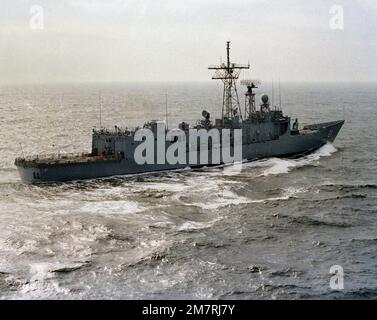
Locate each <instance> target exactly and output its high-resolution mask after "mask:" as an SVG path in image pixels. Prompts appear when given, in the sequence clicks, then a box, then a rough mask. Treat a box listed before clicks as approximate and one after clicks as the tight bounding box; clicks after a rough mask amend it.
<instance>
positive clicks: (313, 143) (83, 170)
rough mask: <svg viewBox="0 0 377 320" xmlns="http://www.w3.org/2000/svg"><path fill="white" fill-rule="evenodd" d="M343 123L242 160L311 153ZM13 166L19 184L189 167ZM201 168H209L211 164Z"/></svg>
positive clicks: (245, 154) (249, 151)
mask: <svg viewBox="0 0 377 320" xmlns="http://www.w3.org/2000/svg"><path fill="white" fill-rule="evenodd" d="M343 124H344V121H334V122H328V123H323V124H316V125H312V126H307V128H309V129H310V130H312V132H310V133H305V134H302V133H301V134H296V135H293V134H291V132H290V131H288V132H287V134H285V135H282V136H280V137H279V139H276V140H271V141H265V142H258V143H250V144H244V145H243V147H242V158H243V159H245V160H247V161H253V160H257V159H263V158H269V157H288V156H294V155H301V154H307V153H310V152H312V151H314V150H316V149H318V148H320V147H321V146H323V145H324V144H326V143H327V142H333V141H334V140H335V138H336V136H337V135H338V133H339V131H340V129H341V127H342V126H343ZM16 166H17V169H18V171H19V174H20V177H21V179H22V181H24V182H27V183H41V182H64V181H73V180H84V179H95V178H102V177H110V176H119V175H129V174H139V173H148V172H158V171H168V170H177V169H184V168H187V167H190V165H187V164H177V165H170V164H163V165H161V164H145V165H139V164H137V163H135V162H134V161H130V160H129V159H116V158H114V159H110V160H109V159H108V160H106V161H77V162H74V161H73V162H70V163H57V164H51V163H50V164H47V163H46V164H44V163H38V164H36V165H34V166H33V165H30V163H28V164H27V165H25V163H23V162H19V161H18V162H17V161H16ZM200 166H211V162H209V164H205V165H195V167H200Z"/></svg>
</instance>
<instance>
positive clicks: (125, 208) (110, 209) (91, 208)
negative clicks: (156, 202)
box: [81, 201, 145, 214]
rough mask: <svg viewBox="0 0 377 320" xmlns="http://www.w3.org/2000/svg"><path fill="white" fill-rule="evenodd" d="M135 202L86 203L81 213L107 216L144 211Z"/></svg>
mask: <svg viewBox="0 0 377 320" xmlns="http://www.w3.org/2000/svg"><path fill="white" fill-rule="evenodd" d="M144 210H145V208H144V207H141V206H140V205H139V204H138V203H137V202H135V201H101V202H90V203H86V204H85V205H84V206H82V207H81V211H84V212H90V213H105V214H130V213H137V212H141V211H144Z"/></svg>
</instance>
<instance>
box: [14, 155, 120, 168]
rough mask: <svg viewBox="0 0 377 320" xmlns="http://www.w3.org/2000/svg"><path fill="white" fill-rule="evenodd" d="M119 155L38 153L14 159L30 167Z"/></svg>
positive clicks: (92, 160)
mask: <svg viewBox="0 0 377 320" xmlns="http://www.w3.org/2000/svg"><path fill="white" fill-rule="evenodd" d="M119 159H120V156H119V155H108V156H92V155H90V154H88V153H69V154H67V153H65V154H53V155H38V156H29V157H19V158H17V159H16V160H15V164H16V165H17V166H24V167H31V166H40V165H45V166H49V165H62V164H77V163H89V162H97V161H115V160H119Z"/></svg>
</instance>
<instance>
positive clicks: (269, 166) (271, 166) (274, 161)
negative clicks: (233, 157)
mask: <svg viewBox="0 0 377 320" xmlns="http://www.w3.org/2000/svg"><path fill="white" fill-rule="evenodd" d="M336 151H337V149H336V148H335V147H334V146H333V145H332V144H331V143H327V144H326V145H324V146H323V147H321V148H320V149H318V150H317V151H316V152H314V153H312V154H309V155H308V156H305V157H303V158H300V159H280V158H270V159H267V160H262V161H256V162H250V163H248V164H246V166H247V167H255V168H266V169H265V170H264V171H263V172H262V173H261V174H260V176H263V177H266V176H269V175H278V174H286V173H289V172H290V171H291V170H292V169H293V168H301V167H304V166H309V165H315V162H316V161H318V160H319V159H320V158H321V157H329V156H331V155H332V154H333V153H334V152H336Z"/></svg>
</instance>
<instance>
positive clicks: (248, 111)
mask: <svg viewBox="0 0 377 320" xmlns="http://www.w3.org/2000/svg"><path fill="white" fill-rule="evenodd" d="M241 84H242V85H243V86H246V87H247V92H246V93H245V97H246V98H245V118H247V116H249V117H251V115H252V114H253V113H255V112H256V107H255V93H254V92H253V89H257V88H258V86H260V84H261V81H260V80H246V79H245V80H242V81H241Z"/></svg>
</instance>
